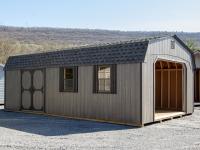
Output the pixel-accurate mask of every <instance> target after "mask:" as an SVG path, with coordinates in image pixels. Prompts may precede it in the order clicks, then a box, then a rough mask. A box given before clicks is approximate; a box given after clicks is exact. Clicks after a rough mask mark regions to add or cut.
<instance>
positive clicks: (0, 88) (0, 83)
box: [0, 64, 4, 105]
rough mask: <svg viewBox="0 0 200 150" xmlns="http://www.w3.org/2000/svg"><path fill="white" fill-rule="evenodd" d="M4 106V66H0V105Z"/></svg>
mask: <svg viewBox="0 0 200 150" xmlns="http://www.w3.org/2000/svg"><path fill="white" fill-rule="evenodd" d="M3 104H4V65H3V64H0V105H3Z"/></svg>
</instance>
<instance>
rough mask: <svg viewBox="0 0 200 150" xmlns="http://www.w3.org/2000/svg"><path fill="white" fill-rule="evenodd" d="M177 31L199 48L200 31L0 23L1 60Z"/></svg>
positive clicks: (185, 39) (181, 36) (186, 40)
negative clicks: (104, 28)
mask: <svg viewBox="0 0 200 150" xmlns="http://www.w3.org/2000/svg"><path fill="white" fill-rule="evenodd" d="M168 34H169V35H171V34H177V35H178V36H179V37H180V38H181V39H182V40H183V41H184V42H186V43H188V45H190V46H191V47H192V48H194V49H198V48H199V47H200V33H184V32H173V33H172V32H122V31H108V30H89V29H63V28H24V27H7V26H0V63H5V61H6V59H7V57H8V56H10V55H19V54H26V53H36V52H44V51H51V50H56V49H64V48H70V47H76V46H83V45H90V44H99V43H108V42H116V41H125V40H134V39H137V38H147V37H152V36H162V35H168Z"/></svg>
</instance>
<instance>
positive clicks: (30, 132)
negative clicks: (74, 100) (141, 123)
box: [0, 107, 200, 150]
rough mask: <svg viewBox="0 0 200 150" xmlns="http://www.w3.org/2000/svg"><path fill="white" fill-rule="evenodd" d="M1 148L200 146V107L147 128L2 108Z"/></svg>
mask: <svg viewBox="0 0 200 150" xmlns="http://www.w3.org/2000/svg"><path fill="white" fill-rule="evenodd" d="M0 149H4V150H6V149H20V150H23V149H70V150H71V149H86V150H89V149H124V150H127V149H144V150H148V149H169V150H172V149H200V107H197V108H195V112H194V114H193V115H192V116H186V117H183V118H179V119H174V120H170V121H166V122H163V123H157V124H152V125H149V126H145V127H143V128H133V127H129V126H122V125H114V124H108V123H97V122H90V121H78V120H70V119H69V120H68V119H63V118H57V117H46V116H39V115H31V114H24V113H14V112H4V111H3V109H1V110H0Z"/></svg>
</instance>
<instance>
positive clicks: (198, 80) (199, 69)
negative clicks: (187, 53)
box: [193, 50, 200, 103]
mask: <svg viewBox="0 0 200 150" xmlns="http://www.w3.org/2000/svg"><path fill="white" fill-rule="evenodd" d="M193 55H194V60H195V82H194V86H195V94H194V95H195V98H194V101H195V102H197V103H200V51H199V50H197V51H195V52H194V53H193Z"/></svg>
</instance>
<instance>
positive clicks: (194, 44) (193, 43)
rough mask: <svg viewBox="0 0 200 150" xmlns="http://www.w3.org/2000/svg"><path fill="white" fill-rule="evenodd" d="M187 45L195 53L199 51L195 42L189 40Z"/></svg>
mask: <svg viewBox="0 0 200 150" xmlns="http://www.w3.org/2000/svg"><path fill="white" fill-rule="evenodd" d="M186 45H187V46H188V47H189V48H190V49H191V50H193V51H194V50H196V49H197V45H196V43H195V42H194V41H193V40H188V41H187V42H186Z"/></svg>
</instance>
